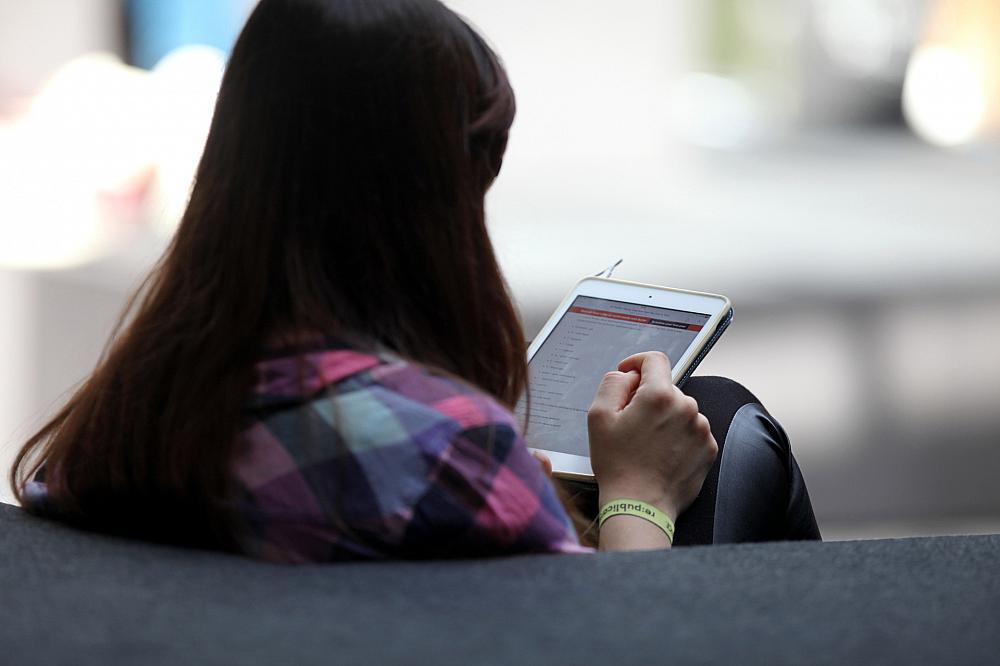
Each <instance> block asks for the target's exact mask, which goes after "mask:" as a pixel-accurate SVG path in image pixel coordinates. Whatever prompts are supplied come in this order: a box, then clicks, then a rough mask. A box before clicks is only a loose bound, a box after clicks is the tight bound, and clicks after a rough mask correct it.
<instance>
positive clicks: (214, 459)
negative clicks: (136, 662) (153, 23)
mask: <svg viewBox="0 0 1000 666" xmlns="http://www.w3.org/2000/svg"><path fill="white" fill-rule="evenodd" d="M513 117H514V96H513V92H512V91H511V88H510V85H509V84H508V81H507V78H506V75H505V73H504V70H503V68H502V67H501V65H500V62H499V61H498V59H497V57H496V55H495V54H494V53H493V52H492V51H491V50H490V48H489V47H488V46H487V45H486V43H485V42H484V41H483V40H482V39H481V38H480V37H479V36H478V35H477V34H476V33H475V32H474V31H473V30H472V29H471V28H470V27H469V26H468V25H467V24H466V23H465V22H464V21H463V20H462V19H461V18H459V17H458V16H457V15H456V14H454V13H453V12H451V11H450V10H448V9H447V8H445V7H444V6H443V5H442V4H440V3H439V2H437V1H436V0H262V1H261V2H260V3H259V5H258V6H257V8H256V9H255V11H254V12H253V14H252V15H251V17H250V18H249V20H248V22H247V24H246V26H245V28H244V29H243V32H242V34H241V35H240V37H239V39H238V41H237V43H236V45H235V47H234V49H233V52H232V57H231V59H230V61H229V65H228V67H227V70H226V73H225V76H224V78H223V81H222V86H221V89H220V91H219V97H218V102H217V105H216V109H215V115H214V118H213V120H212V125H211V130H210V133H209V136H208V140H207V143H206V145H205V150H204V154H203V156H202V159H201V162H200V164H199V166H198V170H197V174H196V179H195V184H194V189H193V191H192V193H191V199H190V202H189V204H188V207H187V210H186V212H185V214H184V216H183V219H182V221H181V223H180V227H179V228H178V230H177V233H176V236H175V237H174V238H173V241H172V243H171V244H170V247H169V249H168V250H167V251H166V253H165V255H164V257H163V258H162V259H161V261H160V263H159V264H158V266H157V267H156V268H155V270H154V271H153V272H152V274H151V275H150V276H149V278H148V279H147V281H146V283H145V285H144V287H143V288H142V289H141V290H140V291H139V293H138V294H137V295H136V296H135V297H134V298H133V300H132V303H131V304H130V306H129V308H128V309H127V310H126V312H127V317H123V321H126V322H127V323H125V324H124V325H120V327H119V330H118V333H117V334H116V336H115V337H113V338H112V341H111V342H110V343H109V346H108V349H107V351H106V353H105V355H104V357H103V358H102V360H101V361H100V363H99V364H98V366H97V368H96V369H95V370H94V372H93V374H92V375H91V376H90V377H89V378H88V379H87V380H86V381H85V382H84V383H83V384H82V385H81V386H80V387H79V389H78V390H76V392H75V393H74V394H73V395H72V397H71V398H70V400H69V401H68V403H67V404H66V406H65V407H63V408H62V410H61V411H59V413H58V414H57V415H56V416H55V417H54V418H53V419H52V420H51V421H49V422H48V423H47V424H46V425H45V426H44V427H43V428H41V430H39V431H38V432H37V433H36V434H35V435H34V436H33V437H31V439H29V440H28V441H27V443H26V444H25V445H24V447H23V448H22V449H21V451H20V454H19V455H18V457H17V460H16V463H15V465H14V468H13V470H12V471H11V479H10V480H11V484H12V487H13V489H14V492H15V494H16V496H17V497H18V499H19V500H20V501H22V502H23V501H24V488H25V484H26V483H27V481H28V480H30V479H31V478H33V477H34V475H36V474H37V473H38V472H39V470H40V469H41V470H42V471H43V473H44V480H45V482H46V484H47V486H48V490H49V497H50V500H51V504H52V506H53V507H55V509H56V510H57V511H58V512H59V513H61V514H62V515H63V516H65V517H66V518H67V519H71V520H78V521H80V522H82V523H87V524H90V525H92V526H95V527H98V528H102V529H107V530H112V531H118V532H125V533H130V534H134V535H138V536H145V537H147V538H157V539H164V540H170V541H180V542H186V543H191V544H204V545H211V546H216V547H219V546H223V547H224V546H226V545H230V547H231V543H230V535H229V530H230V525H229V523H230V521H229V518H228V516H227V515H226V511H225V510H224V509H223V508H222V507H223V506H224V504H225V502H226V500H227V498H228V497H229V493H230V492H231V488H230V466H231V460H232V457H233V456H234V455H235V445H236V442H237V440H238V437H237V435H238V433H239V431H240V429H241V425H242V424H243V423H244V421H243V419H244V412H243V410H244V407H245V405H246V403H247V401H248V398H249V395H250V391H251V388H252V386H251V385H252V383H253V379H254V375H253V372H254V371H253V366H254V362H255V360H256V359H257V358H258V357H259V355H260V354H261V352H262V350H263V349H265V348H266V347H267V346H268V344H269V343H271V342H272V341H274V340H278V339H281V338H282V337H283V336H294V335H296V334H302V333H306V334H349V335H351V336H353V339H357V340H367V341H369V342H370V343H371V344H372V345H379V346H385V347H388V348H390V349H393V350H395V351H396V352H398V353H399V354H401V355H403V356H405V357H408V358H410V359H413V360H415V361H417V362H420V363H422V364H426V365H428V366H432V367H435V368H439V369H441V370H443V371H445V372H447V373H450V374H453V375H456V376H458V377H461V378H462V379H464V380H466V381H468V382H470V383H472V384H474V385H476V386H478V387H479V388H481V389H482V390H484V391H486V392H488V393H490V394H492V395H493V396H495V397H496V398H497V399H499V400H500V401H501V402H503V403H504V404H506V405H507V406H509V407H513V406H514V404H515V403H516V401H517V399H518V397H519V396H520V394H521V393H522V392H523V390H524V388H525V384H526V376H527V370H526V366H525V344H524V337H523V333H522V330H521V327H520V323H519V321H518V317H517V315H516V312H515V310H514V307H513V305H512V303H511V300H510V297H509V295H508V292H507V288H506V285H505V284H504V281H503V278H502V276H501V273H500V270H499V268H498V266H497V261H496V258H495V256H494V253H493V248H492V246H491V244H490V240H489V237H488V235H487V231H486V225H485V219H484V217H485V216H484V210H483V199H484V195H485V192H486V190H487V189H488V187H489V185H490V183H491V182H492V181H493V179H494V178H495V176H496V175H497V172H498V170H499V169H500V163H501V159H502V156H503V153H504V150H505V148H506V143H507V134H508V129H509V127H510V124H511V122H512V121H513Z"/></svg>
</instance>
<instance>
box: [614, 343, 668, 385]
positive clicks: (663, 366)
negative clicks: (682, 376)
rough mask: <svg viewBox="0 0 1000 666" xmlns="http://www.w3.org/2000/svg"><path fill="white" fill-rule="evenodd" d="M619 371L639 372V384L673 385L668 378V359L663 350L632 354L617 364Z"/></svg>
mask: <svg viewBox="0 0 1000 666" xmlns="http://www.w3.org/2000/svg"><path fill="white" fill-rule="evenodd" d="M618 370H619V371H621V372H630V371H633V370H634V371H636V372H638V373H639V385H640V386H647V385H649V386H656V387H659V388H665V387H666V386H667V385H670V386H673V380H671V378H670V359H669V358H667V355H666V354H664V353H663V352H656V351H650V352H641V353H639V354H632V355H631V356H629V357H628V358H626V359H625V360H624V361H622V362H621V363H619V364H618Z"/></svg>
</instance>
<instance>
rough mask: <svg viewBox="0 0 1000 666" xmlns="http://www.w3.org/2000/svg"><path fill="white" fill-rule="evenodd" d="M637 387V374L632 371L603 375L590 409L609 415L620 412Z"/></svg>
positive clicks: (612, 372) (615, 371)
mask: <svg viewBox="0 0 1000 666" xmlns="http://www.w3.org/2000/svg"><path fill="white" fill-rule="evenodd" d="M638 387H639V373H638V372H636V371H634V370H630V371H629V372H618V371H617V370H612V371H611V372H609V373H607V374H606V375H604V379H602V380H601V383H600V385H598V387H597V395H595V396H594V403H593V404H592V405H591V406H590V408H591V409H595V408H596V409H598V410H604V411H607V412H611V413H617V412H620V411H621V410H622V409H624V408H625V405H627V404H628V403H629V401H630V400H631V399H632V394H633V393H635V390H636V389H637V388H638Z"/></svg>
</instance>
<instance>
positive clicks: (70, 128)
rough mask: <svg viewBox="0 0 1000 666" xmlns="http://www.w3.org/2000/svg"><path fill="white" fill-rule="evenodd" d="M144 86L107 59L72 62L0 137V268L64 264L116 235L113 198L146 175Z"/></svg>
mask: <svg viewBox="0 0 1000 666" xmlns="http://www.w3.org/2000/svg"><path fill="white" fill-rule="evenodd" d="M146 84H147V75H146V74H145V73H144V72H142V71H141V70H137V69H135V68H131V67H127V66H125V65H124V64H122V63H121V61H119V60H118V59H117V58H116V57H115V56H113V55H110V54H90V55H85V56H82V57H79V58H76V59H74V60H72V61H70V62H68V63H67V64H66V65H64V66H63V67H61V68H59V69H58V70H57V71H56V72H55V74H54V75H53V76H52V77H51V78H50V79H49V80H48V81H47V82H46V84H45V85H44V87H43V88H42V90H41V91H40V93H39V95H38V97H36V98H35V100H34V101H33V102H32V104H31V105H30V107H29V110H28V111H27V113H26V115H25V116H24V117H23V118H22V119H21V120H20V122H19V123H17V124H16V125H14V126H12V127H11V128H10V130H9V131H8V132H6V133H5V135H4V136H2V137H0V142H2V144H3V145H2V146H0V154H2V155H3V160H0V186H2V188H3V192H2V196H0V265H2V266H8V267H14V268H44V269H51V268H64V267H69V266H74V265H78V264H82V263H85V262H87V261H91V260H93V259H95V258H97V257H99V256H101V255H102V254H104V253H106V252H107V251H108V250H109V249H110V248H111V247H112V246H113V244H114V242H115V241H116V239H118V238H119V237H121V235H122V231H124V228H123V227H122V225H120V224H116V222H121V221H122V220H121V219H117V213H118V212H120V211H122V210H125V208H124V207H123V206H121V205H119V204H121V203H122V201H123V199H122V198H121V197H119V196H118V195H121V194H123V193H125V194H126V195H127V194H128V193H132V192H138V191H141V189H142V183H143V182H144V180H145V178H146V176H144V174H148V173H149V171H150V169H151V166H150V162H151V150H150V144H149V134H150V133H149V132H148V131H147V129H146V123H147V122H148V117H149V112H148V108H147V106H146V103H147V99H148V96H147V89H146ZM109 195H110V198H109ZM109 203H111V204H114V205H113V206H111V207H109V206H108V204H109Z"/></svg>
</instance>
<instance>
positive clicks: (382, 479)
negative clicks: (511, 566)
mask: <svg viewBox="0 0 1000 666" xmlns="http://www.w3.org/2000/svg"><path fill="white" fill-rule="evenodd" d="M256 370H257V383H256V387H255V390H254V398H253V401H252V404H251V405H250V416H251V419H252V421H251V423H250V425H249V427H247V428H246V430H244V431H243V432H242V434H241V437H240V439H241V447H240V450H241V453H240V455H239V458H238V459H237V460H236V461H235V475H236V478H237V480H238V482H239V485H240V487H241V490H242V492H241V499H240V500H239V510H240V514H241V515H242V516H243V517H244V518H245V523H246V526H247V527H248V528H249V529H248V530H247V534H248V536H247V538H246V540H245V543H246V545H245V547H246V550H247V552H248V553H249V554H251V555H253V556H256V557H259V558H262V559H266V560H272V561H282V562H316V561H329V560H346V559H379V558H418V557H471V556H484V555H500V554H510V553H529V552H585V551H587V550H589V549H587V548H584V547H582V546H580V544H579V541H578V539H577V536H576V533H575V531H574V530H573V527H572V525H571V523H570V521H569V519H568V517H567V515H566V513H565V511H564V509H563V507H562V505H561V504H560V503H559V500H558V498H557V496H556V493H555V489H554V488H553V486H552V483H551V481H550V480H549V479H548V478H547V477H546V476H545V475H544V473H543V472H542V470H541V468H540V466H539V464H538V462H537V461H536V460H535V459H534V458H533V457H532V456H531V454H530V453H529V451H528V450H527V448H526V446H525V443H524V440H523V438H522V437H521V435H520V434H519V432H518V428H517V425H516V423H515V421H514V417H513V415H512V414H511V413H510V411H509V410H507V409H506V408H504V407H503V406H501V405H500V404H499V403H498V402H497V401H496V400H494V399H493V398H491V397H489V396H488V395H486V394H485V393H483V392H482V391H480V390H478V389H475V388H473V387H471V386H469V385H466V384H464V383H462V382H461V381H457V380H454V379H451V378H448V377H445V376H441V375H440V374H437V373H434V372H433V371H430V370H428V369H426V368H423V367H421V366H419V365H416V364H413V363H409V362H407V361H404V360H401V359H398V358H396V357H394V356H391V355H386V354H378V355H373V354H368V353H361V352H358V351H355V350H352V349H350V348H347V347H345V346H343V345H339V344H337V343H336V342H334V341H331V340H327V341H326V342H325V344H324V345H323V347H322V348H319V349H313V350H311V351H310V350H296V353H289V352H287V351H286V352H283V353H275V355H273V356H271V357H268V358H264V359H263V360H261V361H260V362H259V363H258V365H257V368H256Z"/></svg>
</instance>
